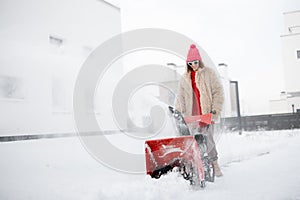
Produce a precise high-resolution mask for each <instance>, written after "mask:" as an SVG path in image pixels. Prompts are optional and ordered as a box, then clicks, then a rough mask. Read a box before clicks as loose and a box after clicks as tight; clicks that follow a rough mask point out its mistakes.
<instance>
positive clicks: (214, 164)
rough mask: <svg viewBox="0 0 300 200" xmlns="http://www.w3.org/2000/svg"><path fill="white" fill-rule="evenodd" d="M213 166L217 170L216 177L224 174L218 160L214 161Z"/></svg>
mask: <svg viewBox="0 0 300 200" xmlns="http://www.w3.org/2000/svg"><path fill="white" fill-rule="evenodd" d="M213 166H214V170H215V175H216V177H220V176H223V173H222V171H221V168H220V166H219V164H218V160H215V161H213Z"/></svg>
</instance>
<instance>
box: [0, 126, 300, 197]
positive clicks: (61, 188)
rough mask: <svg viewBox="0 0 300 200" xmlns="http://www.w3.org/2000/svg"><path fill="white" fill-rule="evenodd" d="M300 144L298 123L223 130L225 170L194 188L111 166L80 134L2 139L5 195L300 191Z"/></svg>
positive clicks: (173, 177) (0, 185)
mask: <svg viewBox="0 0 300 200" xmlns="http://www.w3.org/2000/svg"><path fill="white" fill-rule="evenodd" d="M120 134H121V133H120ZM299 145H300V130H286V131H258V132H244V133H243V134H242V135H238V133H222V134H221V135H218V140H217V148H218V150H219V157H220V159H219V160H220V164H221V167H222V170H223V173H224V176H223V177H221V178H216V180H215V182H214V183H208V184H207V187H206V188H205V189H195V188H193V187H191V186H190V185H189V183H188V182H187V181H186V180H184V179H183V178H182V177H180V176H179V175H178V174H176V173H170V174H168V175H167V176H162V177H161V178H160V179H158V180H157V179H151V178H150V177H149V176H146V175H143V174H142V175H132V174H126V173H121V172H117V171H115V170H112V169H109V168H107V167H105V166H103V165H102V164H100V163H98V162H97V161H96V160H94V159H93V158H92V157H91V156H90V155H89V153H87V152H86V151H85V149H84V147H83V146H82V145H81V143H80V140H79V139H78V138H76V137H73V138H56V139H40V140H28V141H18V142H2V143H0V157H1V165H0V177H1V178H0V199H1V200H2V199H16V200H17V199H63V200H64V199H91V200H97V199H210V200H212V199H222V200H223V199H272V200H273V199H300V171H299V169H300V151H299V148H300V147H299ZM108 153H109V152H108Z"/></svg>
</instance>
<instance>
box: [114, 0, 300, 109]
mask: <svg viewBox="0 0 300 200" xmlns="http://www.w3.org/2000/svg"><path fill="white" fill-rule="evenodd" d="M110 2H112V3H115V4H117V5H119V7H120V8H121V21H122V31H129V30H132V29H137V28H164V29H170V30H173V31H176V32H179V33H181V34H184V35H186V36H188V37H190V38H191V39H193V40H195V41H196V42H197V43H198V44H199V45H201V47H202V48H203V49H204V50H205V51H206V52H207V53H208V55H209V56H210V57H211V58H212V60H213V61H214V62H215V64H216V65H217V64H218V63H223V62H224V63H226V64H228V66H229V69H228V70H229V76H230V78H231V79H232V80H237V81H239V87H240V99H241V104H242V105H241V107H242V114H260V113H268V112H269V100H270V99H274V97H276V96H278V95H279V94H280V92H281V91H283V90H284V80H283V65H282V53H281V39H280V35H282V34H284V33H286V31H285V30H284V15H283V13H284V12H288V11H294V10H300V1H299V0H276V1H274V0H243V1H237V0H223V1H220V0H209V1H208V0H185V1H183V0H172V1H167V0H115V1H110ZM178 64H183V63H178Z"/></svg>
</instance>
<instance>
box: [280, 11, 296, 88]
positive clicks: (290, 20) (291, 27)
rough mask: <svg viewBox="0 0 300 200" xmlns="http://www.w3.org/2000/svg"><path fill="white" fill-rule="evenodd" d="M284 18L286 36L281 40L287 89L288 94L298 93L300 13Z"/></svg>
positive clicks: (290, 13) (292, 13) (290, 14)
mask: <svg viewBox="0 0 300 200" xmlns="http://www.w3.org/2000/svg"><path fill="white" fill-rule="evenodd" d="M284 17H285V29H286V34H285V35H282V36H281V39H282V53H283V64H284V76H285V87H286V92H296V91H300V78H299V74H300V11H295V12H289V13H285V14H284ZM297 51H299V58H298V57H297Z"/></svg>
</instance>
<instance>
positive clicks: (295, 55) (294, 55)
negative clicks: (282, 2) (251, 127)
mask: <svg viewBox="0 0 300 200" xmlns="http://www.w3.org/2000/svg"><path fill="white" fill-rule="evenodd" d="M284 19H285V33H284V34H283V35H282V36H281V40H282V56H283V66H284V80H285V91H283V92H282V93H281V95H280V97H278V98H277V99H273V100H271V101H270V106H271V112H273V113H290V112H293V110H294V112H296V111H297V109H298V110H299V112H300V78H299V74H300V10H298V11H292V12H286V13H284Z"/></svg>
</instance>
